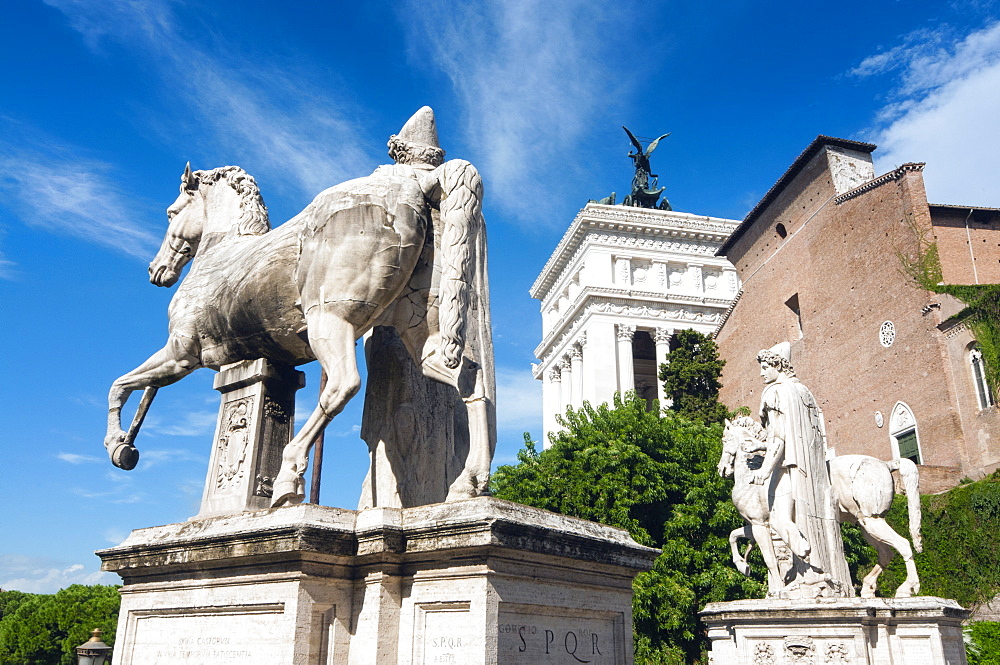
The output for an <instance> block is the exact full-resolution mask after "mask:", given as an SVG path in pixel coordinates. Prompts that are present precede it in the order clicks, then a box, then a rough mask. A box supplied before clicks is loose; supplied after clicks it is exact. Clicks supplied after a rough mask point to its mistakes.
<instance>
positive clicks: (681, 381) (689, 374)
mask: <svg viewBox="0 0 1000 665" xmlns="http://www.w3.org/2000/svg"><path fill="white" fill-rule="evenodd" d="M674 339H675V341H674V345H675V348H674V350H673V351H671V352H670V354H669V355H668V356H667V362H666V363H664V364H663V365H661V366H660V380H661V381H663V389H664V392H665V393H666V395H667V396H668V397H669V398H670V399H671V400H672V401H673V405H672V406H671V407H670V408H671V409H672V410H674V411H676V412H677V413H679V414H681V415H683V416H687V417H688V418H691V419H692V420H698V421H701V422H705V423H721V422H722V421H723V420H725V418H726V416H728V415H729V411H728V410H727V409H726V407H725V405H724V404H722V403H721V402H719V389H720V388H722V382H721V381H720V380H719V378H720V377H721V376H722V367H723V365H725V364H726V361H725V360H720V359H719V347H718V346H717V345H716V343H715V340H713V339H712V337H711V336H710V335H702V334H701V333H699V332H695V331H694V330H678V331H677V332H676V333H675V335H674Z"/></svg>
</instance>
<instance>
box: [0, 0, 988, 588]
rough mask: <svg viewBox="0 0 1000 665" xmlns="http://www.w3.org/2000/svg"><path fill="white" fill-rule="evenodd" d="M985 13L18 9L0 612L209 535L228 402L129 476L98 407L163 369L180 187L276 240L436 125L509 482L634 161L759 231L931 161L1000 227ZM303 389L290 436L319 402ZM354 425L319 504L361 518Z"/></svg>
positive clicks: (594, 6)
mask: <svg viewBox="0 0 1000 665" xmlns="http://www.w3.org/2000/svg"><path fill="white" fill-rule="evenodd" d="M998 18H1000V6H998V4H997V3H995V2H976V1H968V2H961V1H959V2H941V1H937V0H935V1H922V0H908V1H907V2H901V1H897V2H888V1H880V0H876V1H874V2H872V1H868V2H864V3H862V2H851V1H846V2H839V3H829V4H826V3H801V2H769V3H761V2H749V1H738V2H735V1H734V2H715V3H675V2H638V1H635V2H633V1H630V0H619V1H618V2H615V3H606V2H597V1H585V0H549V1H547V2H541V1H532V0H507V1H505V2H490V3H487V2H483V3H471V2H466V3H458V2H455V3H449V2H438V1H435V0H430V1H424V2H408V1H406V0H398V1H397V2H379V1H370V2H364V3H340V2H323V3H318V2H317V3H306V2H299V3H280V5H279V3H264V2H252V1H250V2H238V3H237V2H228V1H222V2H214V3H196V2H186V1H182V0H178V1H171V0H102V2H100V3H98V2H93V1H88V0H46V1H45V2H34V1H29V0H8V1H7V2H5V3H4V15H3V21H2V23H0V65H2V66H0V349H2V352H0V378H2V381H0V404H3V407H4V408H3V412H2V413H3V416H2V425H0V451H2V453H3V459H4V473H3V480H2V481H0V499H2V501H3V504H4V506H5V507H4V510H3V511H0V533H2V534H3V536H2V537H0V587H3V588H5V589H10V588H14V589H21V590H25V591H36V592H49V591H54V590H55V589H57V588H60V587H62V586H65V585H67V584H71V583H74V582H86V583H92V582H96V581H102V582H109V583H110V582H114V581H117V577H114V576H111V575H103V576H102V575H101V574H100V573H98V572H97V571H98V565H99V562H98V559H97V558H96V557H95V556H94V555H93V554H92V552H93V550H95V549H98V548H101V547H107V546H110V545H112V544H117V543H118V542H120V541H121V540H123V539H124V537H125V536H126V535H127V534H128V532H129V530H131V529H133V528H139V527H143V526H151V525H155V524H164V523H169V522H176V521H181V520H184V519H187V518H188V517H189V516H191V515H193V514H195V513H196V512H197V506H198V502H199V500H200V495H201V487H202V484H203V482H204V476H205V472H206V467H207V461H208V448H209V444H210V440H211V436H212V431H213V428H214V423H215V414H216V409H217V405H218V395H217V393H215V392H214V391H213V390H212V389H211V380H212V372H211V371H210V370H200V371H198V372H196V373H195V374H193V375H192V376H190V377H188V378H187V379H185V380H184V381H182V382H181V383H179V384H176V385H175V386H171V387H169V388H166V389H163V390H161V391H160V394H159V395H158V397H157V400H156V402H155V403H154V404H153V407H152V410H151V411H150V415H149V417H148V419H147V424H146V426H145V428H144V430H143V432H142V434H141V435H140V440H139V441H138V445H139V446H140V447H141V450H142V455H143V457H142V461H141V463H140V465H139V467H138V468H137V469H136V470H134V471H132V472H124V471H120V470H118V469H115V468H113V467H111V466H110V464H109V463H108V461H107V458H106V456H105V453H104V449H103V447H102V440H103V436H104V428H105V410H106V406H105V405H106V395H107V390H108V387H109V386H110V383H111V382H112V381H113V380H114V379H115V378H116V377H117V376H119V375H120V374H123V373H124V372H126V371H128V370H129V369H131V368H132V367H134V366H135V365H136V364H138V363H139V362H141V361H142V360H143V359H145V358H146V356H148V355H149V354H150V353H151V352H152V351H154V350H155V349H157V348H159V347H160V345H162V343H163V341H164V339H165V336H166V308H167V303H168V302H169V299H170V297H171V295H172V290H168V289H159V288H156V287H154V286H152V285H150V284H149V283H148V281H147V276H146V265H147V263H148V262H149V260H150V259H151V258H152V256H153V254H154V252H155V249H156V247H157V246H158V244H159V242H160V239H161V237H162V234H163V232H164V230H165V228H166V216H165V214H164V209H165V208H166V206H167V205H169V204H170V203H171V202H172V201H173V200H174V198H175V196H176V191H177V190H176V188H177V182H178V177H179V175H180V173H181V171H182V170H183V168H184V163H185V162H186V161H188V160H190V161H191V164H192V167H193V168H196V169H199V168H200V169H209V168H213V167H216V166H222V165H225V164H238V165H240V166H243V167H244V168H245V169H247V170H248V171H249V172H250V173H251V174H253V175H254V176H255V177H256V179H257V182H258V183H259V184H260V186H261V189H262V192H263V195H264V198H265V200H266V202H267V204H268V206H269V208H270V212H271V222H272V224H275V225H276V224H278V223H280V222H282V221H284V220H285V219H288V218H289V217H291V216H292V215H294V214H295V213H297V212H298V211H299V210H301V209H302V208H303V207H304V206H305V205H306V204H307V203H308V202H309V201H310V200H311V199H312V198H313V196H315V195H316V194H317V193H318V192H319V191H321V190H322V189H324V188H326V187H328V186H330V185H332V184H335V183H337V182H339V181H342V180H345V179H348V178H352V177H357V176H360V175H366V174H367V173H369V172H370V171H371V170H372V169H373V168H374V167H375V166H376V165H377V164H379V163H384V162H385V161H387V157H386V156H385V141H386V139H387V137H388V136H389V134H392V133H394V132H396V131H398V129H399V128H400V126H401V125H402V123H403V122H404V121H405V120H406V119H407V118H408V117H409V115H410V114H411V113H413V112H414V111H415V110H416V109H417V108H419V107H420V106H422V105H424V104H428V105H430V106H432V107H433V108H434V109H435V111H436V113H437V118H438V128H439V133H440V137H441V143H442V146H443V147H444V148H445V149H446V150H447V152H448V155H449V157H461V158H465V159H468V160H470V161H472V162H473V163H474V164H476V165H477V166H478V167H479V169H480V171H481V172H482V173H483V179H484V182H485V184H486V188H487V193H486V196H487V200H486V204H485V213H486V218H487V224H488V228H489V235H490V238H489V240H490V270H491V284H492V296H493V321H494V340H495V343H496V359H497V366H498V384H499V396H498V407H497V408H498V418H499V423H500V442H499V445H498V449H497V458H496V461H497V462H498V463H505V462H510V461H512V460H513V459H514V455H515V454H516V452H517V450H518V448H519V447H520V445H521V432H523V431H526V430H527V431H530V432H531V433H532V434H533V435H534V436H535V437H536V438H537V437H538V436H539V434H540V429H541V422H540V420H541V418H540V401H541V400H540V392H541V391H540V385H539V384H537V383H536V382H534V381H533V380H532V379H531V376H530V368H529V366H530V363H531V362H532V361H533V360H534V358H533V354H532V350H533V349H534V347H535V345H536V344H537V343H538V341H539V337H540V325H541V324H540V317H539V315H538V307H537V302H536V301H533V300H531V298H530V297H529V296H528V294H527V291H528V288H529V287H530V285H531V283H532V282H533V281H534V279H535V277H536V276H537V274H538V272H539V270H540V269H541V267H542V265H543V264H544V263H545V260H546V259H547V257H548V255H549V253H550V252H551V251H552V249H553V248H554V247H555V245H556V243H557V242H558V240H559V238H560V237H561V235H562V233H563V232H564V231H565V229H566V227H567V226H568V224H569V223H570V221H571V220H572V218H573V216H574V215H575V214H576V212H577V211H578V210H579V209H580V208H581V207H582V206H583V205H584V204H585V203H586V201H587V199H589V198H598V197H601V196H605V195H607V194H608V193H610V192H611V191H616V192H618V195H619V200H620V198H621V197H622V196H623V195H624V194H625V193H626V191H627V189H628V186H629V181H630V178H631V161H630V160H629V159H628V158H627V157H626V153H627V152H628V149H629V143H628V140H627V137H626V136H625V134H624V132H622V130H621V125H623V124H625V125H628V126H629V128H630V129H632V130H633V131H634V132H635V133H636V134H639V135H643V136H656V135H659V134H661V133H664V132H668V131H669V132H672V135H671V136H670V137H669V138H668V139H666V140H664V141H663V142H661V144H660V146H659V148H658V149H657V151H656V154H655V155H654V157H653V166H654V169H655V170H656V172H658V173H659V174H660V183H661V184H663V185H666V187H667V195H668V197H669V199H670V201H671V202H672V204H673V205H674V208H675V209H677V210H682V211H686V212H693V213H699V214H707V215H713V216H720V217H731V218H736V219H739V218H742V217H743V216H744V215H745V214H746V213H747V211H748V210H749V209H750V208H752V207H753V205H754V204H755V203H756V202H757V200H759V198H760V197H761V196H762V195H763V194H764V193H765V192H766V191H767V190H768V188H769V187H770V186H771V185H772V184H773V183H774V181H775V180H776V179H777V178H778V176H780V175H781V173H782V172H783V171H784V170H785V169H786V168H787V166H788V165H789V164H790V163H791V161H792V160H793V159H794V158H795V157H796V156H797V155H798V153H799V152H800V151H801V150H802V149H803V148H804V147H805V146H806V145H807V144H808V143H809V141H810V140H812V139H813V138H814V137H815V136H816V135H817V134H831V135H835V136H840V137H844V138H852V139H861V140H870V141H873V142H875V143H878V144H879V146H880V147H879V150H878V151H877V153H876V158H877V170H878V171H879V172H884V171H886V170H889V169H891V168H892V167H894V166H896V165H898V164H901V163H903V162H907V161H926V162H927V163H928V166H927V168H926V171H925V179H926V182H927V186H928V193H929V198H930V199H931V201H932V202H938V203H963V204H978V205H989V206H998V205H1000V181H998V178H997V171H996V166H995V163H996V155H997V154H1000V131H998V126H997V121H996V118H998V117H1000V23H998ZM316 379H317V377H316V373H315V371H314V370H310V372H309V384H310V385H309V386H308V387H307V388H306V389H305V390H304V391H302V392H301V393H300V399H299V409H300V410H304V409H308V408H311V406H312V404H313V403H314V400H315V390H316V383H317V381H316ZM361 402H362V399H361V398H360V397H359V398H357V399H356V400H355V401H354V402H353V403H352V404H351V405H350V406H349V407H348V409H347V410H346V411H345V412H344V413H343V414H342V415H340V416H338V418H337V419H336V420H335V421H334V423H333V424H332V425H331V426H330V428H329V430H328V438H327V441H328V444H327V453H326V466H327V472H326V474H325V475H324V485H323V496H322V502H323V503H325V504H329V505H338V506H345V507H353V506H354V505H356V502H357V495H358V491H359V485H360V482H361V479H362V477H363V475H364V470H365V465H366V453H365V446H364V443H363V442H362V441H361V440H360V438H359V437H358V435H357V429H358V425H359V424H360V419H361Z"/></svg>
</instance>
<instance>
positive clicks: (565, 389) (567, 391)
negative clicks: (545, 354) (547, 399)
mask: <svg viewBox="0 0 1000 665" xmlns="http://www.w3.org/2000/svg"><path fill="white" fill-rule="evenodd" d="M559 370H560V373H561V374H562V399H560V400H559V413H566V407H567V406H572V405H573V365H572V364H571V363H570V361H569V358H567V357H565V356H563V359H562V361H561V362H560V363H559Z"/></svg>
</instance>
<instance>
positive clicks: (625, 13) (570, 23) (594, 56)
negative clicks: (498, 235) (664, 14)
mask: <svg viewBox="0 0 1000 665" xmlns="http://www.w3.org/2000/svg"><path fill="white" fill-rule="evenodd" d="M628 4H630V3H615V4H612V3H605V2H600V1H599V0H561V1H558V2H555V3H553V2H544V1H542V0H511V1H509V2H491V3H453V2H447V1H446V0H431V1H427V0H420V1H419V2H418V1H417V0H411V1H410V2H407V3H404V4H403V5H402V8H401V10H400V11H401V14H402V13H405V16H404V17H403V18H402V19H401V22H402V23H403V24H404V25H405V26H406V28H407V29H408V31H409V35H408V36H409V41H410V44H411V48H410V50H411V52H412V53H413V54H414V60H415V61H417V62H421V61H426V60H428V59H429V60H430V61H431V62H433V63H434V64H435V65H437V66H438V67H439V68H440V69H441V70H443V71H444V73H445V74H446V75H447V76H448V77H449V78H450V79H451V82H452V84H453V86H454V89H455V93H456V95H457V97H458V99H459V101H460V103H461V106H462V112H463V115H464V116H465V120H466V129H465V134H466V141H467V143H468V145H470V146H472V149H473V150H474V151H476V153H477V154H476V163H477V166H480V168H481V169H482V170H483V171H484V172H485V173H486V174H487V175H488V177H489V182H490V198H491V201H493V202H494V204H496V205H500V206H501V207H506V208H507V212H509V213H510V214H512V215H514V216H518V217H521V218H522V219H523V221H524V222H526V223H528V222H530V223H531V224H537V223H538V220H539V219H545V218H546V215H545V214H544V211H545V209H547V208H549V207H550V205H551V204H550V203H549V201H550V200H551V197H552V191H553V187H556V186H557V184H558V182H557V180H556V178H555V177H554V175H553V174H557V173H560V172H564V171H566V170H567V168H572V166H571V165H567V164H566V163H565V155H566V147H567V146H569V145H573V144H574V143H579V142H580V141H582V140H583V139H584V138H585V135H586V133H587V132H588V131H589V128H590V127H592V126H593V124H594V122H595V120H596V118H597V116H598V115H599V114H600V113H601V111H602V110H603V109H604V108H605V107H606V105H607V100H608V98H609V92H610V90H612V89H614V87H615V86H616V85H617V86H623V85H627V83H626V84H623V83H621V82H620V81H619V82H617V83H616V81H615V79H616V78H618V79H620V75H619V76H616V75H614V74H613V73H612V71H611V69H610V68H609V67H608V65H607V64H606V63H607V62H608V61H609V60H610V58H609V57H608V56H609V54H608V53H607V51H606V49H607V46H608V39H609V37H608V36H609V35H614V34H626V31H627V30H628V27H629V22H630V21H632V20H634V17H633V16H632V15H631V14H630V12H629V10H628V8H627V7H626V6H625V5H628ZM621 92H622V90H618V91H617V93H621ZM612 96H617V95H612ZM444 147H445V149H447V148H448V146H444ZM526 201H527V203H526ZM529 215H530V219H529V218H528V216H529ZM553 223H554V224H555V223H559V224H561V223H562V222H553Z"/></svg>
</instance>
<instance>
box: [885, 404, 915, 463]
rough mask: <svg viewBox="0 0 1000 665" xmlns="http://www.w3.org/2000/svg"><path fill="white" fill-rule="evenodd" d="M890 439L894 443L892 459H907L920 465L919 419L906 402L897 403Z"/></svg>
mask: <svg viewBox="0 0 1000 665" xmlns="http://www.w3.org/2000/svg"><path fill="white" fill-rule="evenodd" d="M889 439H890V440H891V442H892V457H893V459H900V458H903V457H905V458H906V459H909V460H911V461H913V463H914V464H920V459H921V458H920V439H918V438H917V419H916V418H914V417H913V411H911V410H910V407H909V406H907V405H906V403H905V402H896V406H894V407H892V416H891V417H890V418H889Z"/></svg>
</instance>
